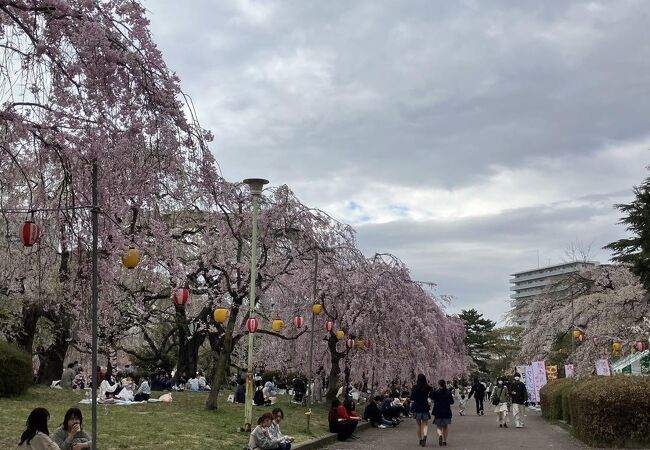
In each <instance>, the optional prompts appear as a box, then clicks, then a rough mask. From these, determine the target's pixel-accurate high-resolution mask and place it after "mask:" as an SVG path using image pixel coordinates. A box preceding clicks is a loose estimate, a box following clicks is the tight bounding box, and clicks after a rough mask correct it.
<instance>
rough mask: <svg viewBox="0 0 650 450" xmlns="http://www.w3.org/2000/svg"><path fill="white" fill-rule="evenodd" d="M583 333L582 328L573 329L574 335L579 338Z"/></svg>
mask: <svg viewBox="0 0 650 450" xmlns="http://www.w3.org/2000/svg"><path fill="white" fill-rule="evenodd" d="M581 334H582V333H581V332H580V330H573V337H574V338H576V339H578V338H579V337H580V335H581Z"/></svg>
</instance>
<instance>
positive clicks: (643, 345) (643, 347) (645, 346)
mask: <svg viewBox="0 0 650 450" xmlns="http://www.w3.org/2000/svg"><path fill="white" fill-rule="evenodd" d="M636 349H637V350H638V351H640V352H642V351H644V350H647V349H648V343H647V342H643V341H639V342H637V343H636Z"/></svg>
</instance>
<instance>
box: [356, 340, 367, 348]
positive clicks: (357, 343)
mask: <svg viewBox="0 0 650 450" xmlns="http://www.w3.org/2000/svg"><path fill="white" fill-rule="evenodd" d="M354 345H355V346H356V347H357V348H364V347H365V346H366V343H365V342H363V341H362V340H358V341H357V342H355V343H354Z"/></svg>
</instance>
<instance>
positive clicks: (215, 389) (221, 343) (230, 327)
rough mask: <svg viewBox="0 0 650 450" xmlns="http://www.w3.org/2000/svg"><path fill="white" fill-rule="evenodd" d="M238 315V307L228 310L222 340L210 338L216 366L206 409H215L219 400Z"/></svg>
mask: <svg viewBox="0 0 650 450" xmlns="http://www.w3.org/2000/svg"><path fill="white" fill-rule="evenodd" d="M238 314H239V306H238V305H234V306H233V307H232V308H231V310H230V317H229V318H228V324H227V325H226V329H225V333H224V336H223V339H216V338H213V337H212V336H211V339H210V346H211V348H212V351H213V352H218V357H217V364H216V365H215V366H214V368H213V370H212V376H211V377H210V378H212V385H211V386H210V387H211V391H210V394H209V395H208V399H207V401H206V402H205V408H206V409H217V406H218V405H217V403H218V400H219V391H221V387H222V386H223V384H224V382H225V381H226V374H227V373H228V366H229V364H230V355H231V353H232V350H233V347H234V345H233V343H234V341H233V335H232V334H233V331H234V329H235V322H236V321H237V316H238Z"/></svg>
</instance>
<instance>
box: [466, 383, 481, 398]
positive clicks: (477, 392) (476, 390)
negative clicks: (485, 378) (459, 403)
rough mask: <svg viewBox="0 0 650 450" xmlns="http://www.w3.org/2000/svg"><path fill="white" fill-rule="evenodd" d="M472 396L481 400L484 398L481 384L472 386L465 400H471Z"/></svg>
mask: <svg viewBox="0 0 650 450" xmlns="http://www.w3.org/2000/svg"><path fill="white" fill-rule="evenodd" d="M472 395H474V396H475V397H476V398H479V399H481V400H483V398H484V397H485V386H483V383H476V384H473V385H472V390H470V391H469V395H468V396H467V398H472Z"/></svg>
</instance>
